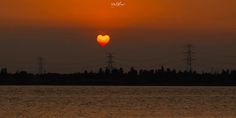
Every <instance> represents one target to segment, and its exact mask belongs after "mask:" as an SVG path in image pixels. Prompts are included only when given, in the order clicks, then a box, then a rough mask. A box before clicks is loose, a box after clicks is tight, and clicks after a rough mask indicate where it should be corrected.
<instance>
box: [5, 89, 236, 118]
mask: <svg viewBox="0 0 236 118" xmlns="http://www.w3.org/2000/svg"><path fill="white" fill-rule="evenodd" d="M0 118H236V87H96V86H93V87H90V86H87V87H59V86H56V87H55V86H47V87H46V86H40V87H39V86H28V87H26V86H25V87H22V86H21V87H17V86H2V87H0Z"/></svg>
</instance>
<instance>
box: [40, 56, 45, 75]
mask: <svg viewBox="0 0 236 118" xmlns="http://www.w3.org/2000/svg"><path fill="white" fill-rule="evenodd" d="M44 66H45V63H44V58H43V57H39V58H38V74H39V75H42V74H44V73H45V71H46V70H45V67H44Z"/></svg>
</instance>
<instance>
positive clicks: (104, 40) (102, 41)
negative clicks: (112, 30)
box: [97, 35, 110, 46]
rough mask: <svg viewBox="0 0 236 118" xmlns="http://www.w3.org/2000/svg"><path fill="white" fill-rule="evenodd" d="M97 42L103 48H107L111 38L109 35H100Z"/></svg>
mask: <svg viewBox="0 0 236 118" xmlns="http://www.w3.org/2000/svg"><path fill="white" fill-rule="evenodd" d="M97 42H98V43H99V44H100V45H101V46H106V45H107V44H108V43H109V42H110V36H109V35H98V36H97Z"/></svg>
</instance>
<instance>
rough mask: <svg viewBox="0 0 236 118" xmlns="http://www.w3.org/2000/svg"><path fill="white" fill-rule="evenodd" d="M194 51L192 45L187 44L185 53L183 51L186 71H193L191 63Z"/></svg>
mask: <svg viewBox="0 0 236 118" xmlns="http://www.w3.org/2000/svg"><path fill="white" fill-rule="evenodd" d="M194 53H195V52H194V50H193V45H192V44H188V45H187V46H186V51H185V56H186V58H185V59H186V70H187V71H192V69H193V61H194V60H195V59H194Z"/></svg>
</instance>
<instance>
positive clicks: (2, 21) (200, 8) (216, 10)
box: [0, 0, 236, 72]
mask: <svg viewBox="0 0 236 118" xmlns="http://www.w3.org/2000/svg"><path fill="white" fill-rule="evenodd" d="M114 2H122V3H125V5H124V6H122V7H117V8H113V7H111V3H114ZM235 5H236V1H235V0H0V54H1V55H0V67H8V68H9V70H10V71H12V72H14V71H16V70H27V71H30V72H35V71H36V69H37V60H36V59H37V57H38V56H43V57H44V58H45V60H46V64H47V70H48V71H50V72H76V71H81V70H83V69H97V68H99V67H102V66H104V63H105V62H106V60H105V54H106V53H107V52H113V53H114V54H115V56H116V62H117V63H116V64H117V66H122V67H130V66H134V67H137V68H155V67H159V66H161V65H164V66H167V67H172V68H177V69H183V68H184V67H185V65H184V45H186V44H188V43H191V44H193V45H194V46H195V51H196V61H195V68H196V69H197V70H200V71H201V70H207V71H215V70H219V69H222V68H230V69H231V68H234V69H235V68H236V62H235V60H236V7H235ZM100 33H107V34H109V35H110V36H111V43H110V44H109V45H108V46H107V47H100V46H99V45H98V44H97V42H96V36H97V35H98V34H100Z"/></svg>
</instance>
